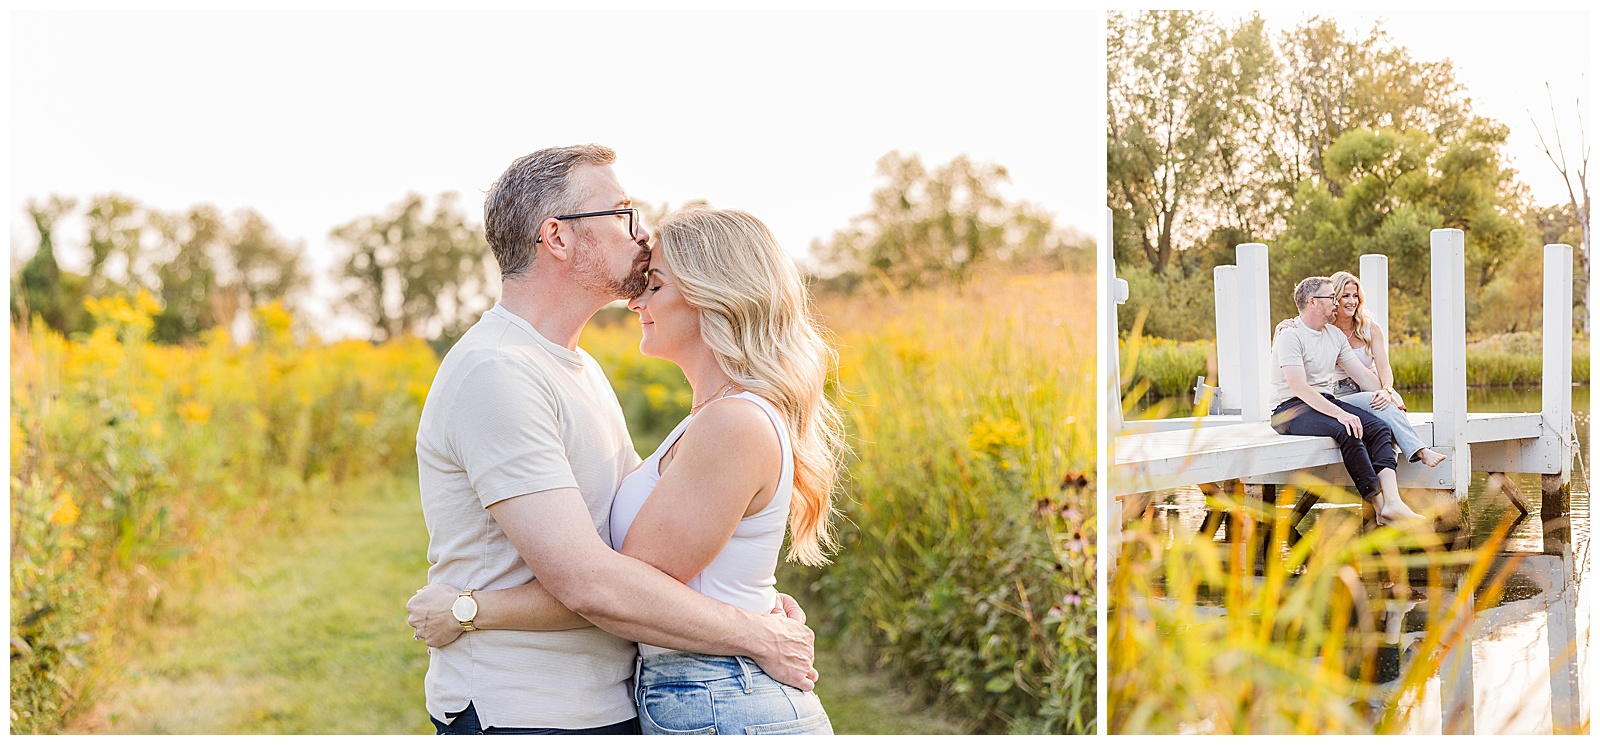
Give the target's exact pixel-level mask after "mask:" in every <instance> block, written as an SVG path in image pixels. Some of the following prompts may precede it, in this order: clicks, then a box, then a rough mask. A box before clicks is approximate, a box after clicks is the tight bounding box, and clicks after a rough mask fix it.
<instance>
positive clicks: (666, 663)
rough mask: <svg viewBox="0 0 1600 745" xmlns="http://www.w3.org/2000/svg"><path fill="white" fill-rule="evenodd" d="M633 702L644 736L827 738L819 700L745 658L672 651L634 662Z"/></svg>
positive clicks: (830, 729) (829, 730)
mask: <svg viewBox="0 0 1600 745" xmlns="http://www.w3.org/2000/svg"><path fill="white" fill-rule="evenodd" d="M637 670H638V673H637V674H636V675H635V676H634V680H635V681H636V682H635V688H634V703H636V704H638V706H639V730H640V731H641V732H643V733H644V734H646V735H831V734H833V725H832V724H830V723H829V722H828V714H827V712H825V711H823V710H822V700H821V699H818V698H817V694H815V693H807V692H805V691H801V690H800V689H798V688H795V687H793V686H787V685H784V684H782V683H779V682H778V681H776V680H773V679H772V678H771V677H770V676H768V675H767V674H766V673H764V672H761V668H760V667H757V666H756V663H755V662H753V661H751V660H750V659H748V658H745V657H719V656H714V655H704V654H690V653H687V652H675V653H672V654H661V655H649V656H644V657H640V658H639V662H638V667H637Z"/></svg>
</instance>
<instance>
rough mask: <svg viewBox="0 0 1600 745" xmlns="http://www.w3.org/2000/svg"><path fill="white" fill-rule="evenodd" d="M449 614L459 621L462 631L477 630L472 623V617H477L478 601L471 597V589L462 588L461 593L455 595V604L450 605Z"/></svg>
mask: <svg viewBox="0 0 1600 745" xmlns="http://www.w3.org/2000/svg"><path fill="white" fill-rule="evenodd" d="M450 614H451V615H453V616H455V617H456V620H457V621H459V622H460V623H461V630H462V631H477V630H478V628H477V627H476V626H473V625H472V619H474V618H477V617H478V601H477V600H474V599H473V598H472V591H471V590H462V591H461V594H460V595H457V596H456V602H455V604H454V605H451V606H450Z"/></svg>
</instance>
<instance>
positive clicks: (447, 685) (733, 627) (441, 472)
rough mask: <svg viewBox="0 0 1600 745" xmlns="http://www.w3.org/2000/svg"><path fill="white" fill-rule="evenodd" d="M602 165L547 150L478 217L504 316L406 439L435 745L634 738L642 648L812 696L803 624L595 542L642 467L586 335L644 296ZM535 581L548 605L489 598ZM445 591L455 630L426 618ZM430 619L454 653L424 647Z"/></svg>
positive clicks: (501, 184) (455, 363)
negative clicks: (411, 458)
mask: <svg viewBox="0 0 1600 745" xmlns="http://www.w3.org/2000/svg"><path fill="white" fill-rule="evenodd" d="M614 159H615V154H614V153H613V152H612V151H611V150H610V149H608V148H604V147H600V146H597V145H581V146H575V147H564V148H551V149H547V150H540V151H538V152H536V153H532V154H530V155H527V156H524V157H522V158H519V159H518V160H517V161H516V162H514V163H512V164H511V167H510V168H508V169H507V170H506V172H505V173H504V174H501V176H500V178H499V180H498V181H496V182H495V184H494V186H493V188H491V189H490V191H489V194H488V197H487V199H486V201H485V205H484V231H485V233H486V234H487V237H488V240H489V245H490V246H491V247H492V248H493V249H494V253H495V259H496V260H497V261H498V262H499V264H500V271H501V278H502V287H503V290H502V295H501V298H500V302H499V303H497V304H496V305H495V306H494V307H493V308H491V309H489V310H488V311H487V312H485V313H484V315H483V318H482V319H481V320H479V321H478V323H476V324H475V325H474V326H473V327H472V328H471V329H470V330H468V331H467V333H466V335H464V336H463V337H462V338H461V340H460V341H459V342H457V343H456V345H455V346H454V347H452V348H451V350H450V352H449V353H448V354H447V355H445V358H444V360H443V361H442V362H441V363H440V365H439V371H438V373H437V374H436V376H435V378H434V383H433V386H432V388H430V389H429V391H428V397H427V401H426V403H425V404H424V406H423V410H422V421H421V424H420V426H419V427H418V430H417V462H418V467H419V480H420V484H421V493H422V507H423V516H424V518H425V519H426V521H427V524H428V560H429V561H430V562H431V563H432V568H431V569H430V570H429V572H428V580H429V582H430V583H431V584H430V585H429V586H428V587H425V588H423V589H422V590H419V591H418V594H417V595H416V596H415V597H413V598H412V601H411V603H408V604H407V607H408V609H410V610H411V611H412V614H411V623H412V625H413V626H416V627H417V628H418V629H419V632H418V634H416V635H414V636H415V637H416V638H418V639H423V640H426V641H429V642H430V643H435V644H440V645H442V646H439V647H438V648H437V649H435V650H433V654H432V658H431V659H430V660H429V665H428V674H427V678H426V683H425V688H426V692H427V708H428V713H429V715H430V718H431V719H432V720H433V722H434V725H435V728H436V729H437V730H438V731H439V733H440V734H447V733H448V734H480V733H485V732H491V733H508V734H509V733H530V734H531V733H606V734H628V733H637V732H638V722H637V719H636V718H635V717H636V714H635V705H634V701H633V696H632V693H631V689H630V685H629V683H630V679H631V677H632V675H633V673H634V659H635V655H636V653H637V648H636V647H635V645H634V641H642V642H647V643H650V644H655V645H659V646H664V647H671V648H674V649H685V650H694V651H697V652H702V653H706V654H716V655H742V656H746V657H750V658H753V659H754V660H755V661H756V662H757V664H759V665H760V666H761V669H762V670H764V671H766V672H767V673H768V674H769V675H771V676H772V677H774V678H776V679H778V680H780V681H783V682H785V683H789V684H791V685H794V686H796V687H799V688H801V689H803V690H811V688H812V686H813V684H814V681H815V679H816V670H815V669H814V668H813V667H812V660H813V655H814V650H813V636H812V633H811V630H810V629H808V628H806V627H805V625H804V624H803V623H801V622H800V621H797V620H792V619H790V618H788V617H786V616H785V615H784V614H782V613H778V614H775V615H773V614H769V615H765V616H759V615H755V614H752V613H749V612H747V611H744V610H740V609H737V608H734V607H732V606H729V605H725V604H723V603H719V602H717V601H715V600H712V599H711V598H709V597H706V596H705V595H702V594H700V593H698V592H695V591H694V590H691V589H689V588H688V587H686V586H684V585H683V583H681V582H679V581H677V580H676V579H673V578H672V577H671V576H668V575H667V574H664V573H662V572H661V571H659V570H657V569H656V568H654V567H652V566H650V565H649V564H646V563H644V562H642V561H639V560H637V559H633V558H631V557H628V556H624V555H622V554H620V553H617V552H616V551H613V550H612V547H611V546H610V545H608V543H607V541H608V537H609V536H610V535H611V530H610V527H609V522H610V515H611V501H612V497H613V495H614V494H615V493H616V490H617V486H618V484H620V483H621V481H622V478H623V477H624V476H626V475H627V474H628V473H629V472H630V471H632V470H633V469H634V468H635V467H636V466H638V465H639V462H640V460H639V456H638V454H637V453H636V452H635V451H634V449H633V444H632V441H631V440H630V439H629V437H628V430H627V425H626V423H625V422H624V420H623V416H622V408H621V406H619V405H618V403H617V397H616V393H615V392H614V391H613V390H612V388H611V384H610V383H609V382H608V381H607V379H606V377H605V375H604V374H603V373H602V372H601V370H600V369H599V366H598V365H597V364H596V363H595V360H594V358H592V357H590V356H589V355H588V353H586V352H584V351H583V350H582V349H579V348H578V336H579V334H580V333H581V332H582V331H583V327H584V325H585V324H586V323H587V322H588V321H589V319H590V317H592V316H593V315H594V313H595V312H596V311H598V310H599V309H600V308H601V307H603V306H605V305H606V304H607V303H610V302H611V301H613V300H617V299H619V298H630V297H633V296H635V295H638V294H639V293H640V292H641V291H642V290H643V289H644V286H645V274H644V272H645V270H646V269H647V268H648V265H649V259H650V248H649V242H650V233H649V231H648V230H647V229H645V227H644V226H643V225H642V224H641V223H640V221H639V216H638V212H637V210H635V209H634V208H633V207H632V205H631V202H630V201H629V198H628V195H627V192H625V191H624V190H623V189H622V186H621V184H620V183H619V182H618V181H617V177H616V174H615V173H613V172H612V169H611V163H612V162H613V161H614ZM535 580H537V582H538V586H539V587H540V588H542V592H544V598H543V600H542V601H541V602H543V604H542V605H540V604H538V603H535V602H534V600H528V599H527V596H526V595H514V594H513V593H496V592H492V591H494V590H501V589H505V588H512V587H520V586H523V585H528V584H529V583H530V582H533V581H535ZM458 590H459V592H458ZM485 590H489V591H491V592H488V593H484V592H483V591H485ZM440 592H443V593H446V595H445V596H444V597H445V598H446V599H447V600H451V601H454V604H453V605H449V603H448V602H445V603H440V605H444V606H448V607H450V608H451V610H450V614H451V615H452V616H453V618H447V617H446V616H445V614H444V613H443V612H431V611H429V612H420V611H419V609H420V608H423V607H434V606H432V605H430V604H429V602H427V599H428V598H429V597H432V598H433V599H434V600H437V599H438V596H439V593H440ZM552 597H553V600H551V599H550V598H552ZM535 600H539V599H538V598H535ZM480 601H481V604H480ZM555 601H559V602H555ZM788 602H789V603H792V601H788ZM563 606H564V607H563ZM568 609H570V610H568ZM789 610H791V611H793V612H794V613H795V614H796V615H800V614H799V613H798V608H789ZM429 613H432V617H433V618H434V619H435V620H436V621H440V620H442V621H445V622H447V623H449V624H451V625H450V626H449V627H448V631H449V633H450V634H451V636H450V637H448V638H443V639H441V638H437V637H434V636H429V637H423V636H422V635H421V634H422V629H423V628H424V627H425V626H427V624H428V620H427V619H428V618H429ZM511 618H516V619H518V620H517V621H510V620H508V619H511ZM529 618H540V619H543V620H541V621H539V622H538V623H535V624H533V625H531V626H530V625H529V621H527V620H526V619H529ZM590 623H592V624H593V625H592V626H590V625H589V624H590ZM456 624H459V629H458V628H456ZM519 628H521V629H528V628H543V629H546V630H542V631H533V630H512V629H519ZM456 635H459V638H456ZM630 640H631V641H630Z"/></svg>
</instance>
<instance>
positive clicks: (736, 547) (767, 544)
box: [611, 391, 794, 655]
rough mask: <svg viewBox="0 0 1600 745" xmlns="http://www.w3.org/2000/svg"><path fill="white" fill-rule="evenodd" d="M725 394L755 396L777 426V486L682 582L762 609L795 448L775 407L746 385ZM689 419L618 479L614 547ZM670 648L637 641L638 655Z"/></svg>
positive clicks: (785, 512) (768, 598)
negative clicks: (779, 461)
mask: <svg viewBox="0 0 1600 745" xmlns="http://www.w3.org/2000/svg"><path fill="white" fill-rule="evenodd" d="M729 398H742V399H745V400H746V401H753V402H755V403H756V405H758V406H760V407H761V410H762V411H765V412H767V418H768V419H770V420H772V426H773V427H774V428H776V429H777V431H778V443H779V445H780V446H781V447H782V452H783V467H782V469H781V470H780V472H779V474H778V489H777V491H776V492H774V493H773V495H772V501H771V502H768V503H767V506H765V507H763V508H761V510H760V511H759V512H757V513H756V514H754V515H750V516H748V517H745V518H742V519H740V520H739V524H738V526H737V527H735V528H734V530H733V537H731V538H729V539H728V544H727V545H726V546H723V547H722V552H721V553H718V554H717V557H716V558H715V559H712V560H711V563H710V564H709V565H708V566H706V568H705V569H703V570H701V571H700V573H699V574H697V575H695V576H694V577H693V578H691V579H690V580H689V581H688V582H686V583H685V584H687V585H688V586H689V589H691V590H694V591H696V592H698V593H700V594H702V595H705V596H707V597H709V598H712V599H714V600H720V601H722V602H724V603H727V604H728V605H731V606H734V607H736V608H743V609H745V610H748V611H751V612H752V613H766V612H767V611H769V610H771V609H772V604H773V601H774V600H775V599H776V597H777V591H776V590H774V589H773V586H774V585H775V584H777V579H776V578H775V577H774V576H773V573H774V572H775V571H776V570H777V568H778V552H779V551H780V550H781V549H782V548H783V532H784V529H785V527H787V526H788V524H789V496H790V494H791V493H792V492H793V491H794V451H793V450H792V449H791V448H790V446H789V429H788V427H786V426H784V423H783V416H782V415H781V414H779V413H778V410H777V408H776V407H774V406H773V405H772V404H770V403H767V401H766V399H763V398H761V397H760V396H757V395H755V394H754V393H750V392H748V391H745V392H741V393H739V394H736V395H734V396H729ZM692 419H694V415H693V414H690V415H689V416H688V417H685V418H684V420H683V421H681V422H679V423H678V426H677V427H675V428H674V429H673V430H672V432H671V434H668V435H667V438H666V439H665V440H662V441H661V446H660V447H658V448H656V451H655V452H654V453H652V454H651V455H650V457H649V458H646V459H645V461H644V464H643V465H640V466H639V467H638V468H636V469H634V471H633V473H630V474H628V476H627V478H625V479H623V480H622V486H621V487H619V488H618V489H617V496H616V499H614V500H613V501H612V503H611V545H612V546H615V547H616V548H617V549H618V550H621V549H622V544H623V541H625V540H626V539H627V537H628V528H629V527H631V526H632V525H633V519H634V518H635V517H638V516H639V510H640V508H642V507H644V502H645V499H647V498H648V497H649V496H650V491H651V490H652V489H654V488H655V486H656V482H657V481H660V480H661V456H662V455H665V454H666V452H667V450H668V449H669V448H671V447H672V445H673V443H675V442H677V441H678V438H679V437H682V436H683V432H684V430H686V429H688V428H689V422H690V420H692ZM674 651H677V650H672V649H667V648H664V647H656V646H652V645H649V644H640V645H639V653H640V654H642V655H653V654H664V653H667V652H674Z"/></svg>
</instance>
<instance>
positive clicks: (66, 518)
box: [50, 492, 78, 525]
mask: <svg viewBox="0 0 1600 745" xmlns="http://www.w3.org/2000/svg"><path fill="white" fill-rule="evenodd" d="M77 521H78V505H77V503H76V502H73V501H72V495H71V494H67V493H66V492H62V494H61V501H60V502H58V503H57V506H56V511H55V514H52V515H51V516H50V522H52V523H55V524H56V525H71V524H73V523H75V522H77Z"/></svg>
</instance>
